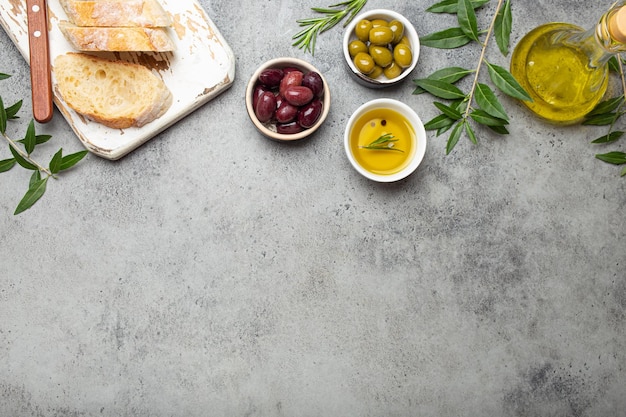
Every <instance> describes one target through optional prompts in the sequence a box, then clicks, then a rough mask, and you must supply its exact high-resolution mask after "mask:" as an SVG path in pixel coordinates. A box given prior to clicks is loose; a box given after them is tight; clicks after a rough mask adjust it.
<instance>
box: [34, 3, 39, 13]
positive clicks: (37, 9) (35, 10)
mask: <svg viewBox="0 0 626 417" xmlns="http://www.w3.org/2000/svg"><path fill="white" fill-rule="evenodd" d="M38 11H39V6H38V5H36V4H35V5H34V6H33V12H35V13H37V12H38Z"/></svg>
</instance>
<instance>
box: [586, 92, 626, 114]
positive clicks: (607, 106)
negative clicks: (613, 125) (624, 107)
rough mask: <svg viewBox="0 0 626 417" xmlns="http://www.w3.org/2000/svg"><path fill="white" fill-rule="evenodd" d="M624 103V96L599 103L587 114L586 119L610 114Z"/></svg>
mask: <svg viewBox="0 0 626 417" xmlns="http://www.w3.org/2000/svg"><path fill="white" fill-rule="evenodd" d="M623 101H624V96H623V95H621V96H619V97H613V98H610V99H608V100H604V101H601V102H600V103H598V104H597V105H596V107H594V108H593V110H591V111H590V112H589V113H587V116H586V117H587V118H589V117H591V116H597V115H599V114H605V113H611V112H613V111H615V110H617V108H618V107H619V106H620V104H622V102H623Z"/></svg>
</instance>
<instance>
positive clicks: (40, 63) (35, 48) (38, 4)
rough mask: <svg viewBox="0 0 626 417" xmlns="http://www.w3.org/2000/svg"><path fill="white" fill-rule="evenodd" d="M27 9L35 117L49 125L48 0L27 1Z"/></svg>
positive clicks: (50, 111)
mask: <svg viewBox="0 0 626 417" xmlns="http://www.w3.org/2000/svg"><path fill="white" fill-rule="evenodd" d="M26 8H27V19H28V42H29V55H30V80H31V87H32V90H33V91H32V102H33V117H34V118H35V120H37V121H38V122H40V123H47V122H49V121H50V120H51V119H52V114H53V105H52V74H51V72H50V47H49V43H48V7H47V5H46V0H26Z"/></svg>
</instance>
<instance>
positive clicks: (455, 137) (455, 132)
mask: <svg viewBox="0 0 626 417" xmlns="http://www.w3.org/2000/svg"><path fill="white" fill-rule="evenodd" d="M465 123H466V121H465V120H462V121H460V122H458V123H457V124H456V125H455V126H454V128H453V129H452V133H450V137H449V138H448V143H447V144H446V155H449V154H450V152H452V150H453V149H454V147H455V146H456V145H457V143H459V139H461V133H462V132H463V127H464V125H465Z"/></svg>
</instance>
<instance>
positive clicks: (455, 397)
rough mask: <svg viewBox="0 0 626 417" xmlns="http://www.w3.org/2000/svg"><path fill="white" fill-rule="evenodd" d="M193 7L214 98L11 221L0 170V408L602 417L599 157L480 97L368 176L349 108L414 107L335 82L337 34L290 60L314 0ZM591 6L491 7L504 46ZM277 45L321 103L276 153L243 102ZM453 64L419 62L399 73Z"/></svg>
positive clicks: (610, 277) (608, 185)
mask: <svg viewBox="0 0 626 417" xmlns="http://www.w3.org/2000/svg"><path fill="white" fill-rule="evenodd" d="M201 3H202V5H203V6H204V7H205V8H206V10H207V11H208V13H209V14H210V15H211V17H212V18H213V20H214V21H215V23H216V25H217V26H218V27H219V28H220V30H221V32H222V33H223V35H224V36H225V37H226V39H227V40H228V42H229V44H230V46H231V47H232V49H233V51H234V52H235V55H236V57H237V79H236V82H235V84H234V85H233V87H232V88H231V89H230V90H229V91H227V92H226V93H225V94H223V95H221V96H219V97H218V98H217V99H216V100H215V101H213V102H211V103H209V104H208V105H206V106H204V107H202V108H201V109H199V110H198V111H196V112H195V113H193V114H192V115H191V116H189V117H187V118H186V119H184V120H183V121H181V122H180V123H178V124H177V125H175V126H174V127H172V128H170V129H169V130H167V131H166V132H164V133H163V134H161V135H160V136H159V137H157V138H155V139H154V140H152V141H150V142H149V143H148V144H146V145H145V146H143V147H141V148H139V149H138V150H136V151H134V152H133V153H132V154H130V155H128V156H127V157H125V158H123V159H122V160H120V161H117V162H109V161H105V160H103V159H100V158H98V157H95V156H89V157H88V158H87V159H86V160H85V161H84V162H83V163H82V164H81V165H79V166H78V167H77V168H76V169H75V170H72V171H70V172H68V173H67V174H66V175H63V176H62V178H60V179H59V180H58V181H51V183H50V184H49V187H48V191H47V194H46V195H45V196H44V197H43V199H42V200H41V201H40V202H38V203H37V204H36V205H35V207H34V208H32V209H31V210H29V211H28V212H26V213H24V214H22V215H19V216H13V215H12V213H13V210H14V209H15V206H16V205H17V203H18V201H19V200H20V198H21V197H22V195H23V193H24V192H25V189H26V184H27V182H28V173H26V172H25V171H24V170H19V169H14V170H12V171H11V172H9V173H4V174H0V196H1V198H0V209H1V211H2V212H3V213H4V214H3V215H2V216H1V219H0V237H1V241H2V244H1V245H0V358H1V360H0V416H7V417H9V416H15V417H18V416H56V417H61V416H62V417H79V416H80V417H82V416H154V417H165V416H172V417H173V416H189V417H191V416H216V417H217V416H231V417H232V416H259V417H261V416H297V417H309V416H310V417H317V416H344V417H347V416H355V417H356V416H358V417H369V416H598V417H606V416H626V370H625V369H624V367H625V364H626V335H625V332H624V328H625V327H624V326H625V325H626V313H625V309H626V281H625V278H626V273H625V272H626V250H625V244H624V243H625V241H624V232H625V231H626V223H625V220H624V219H625V212H624V209H625V208H626V193H625V192H624V191H625V185H626V179H621V178H619V169H618V168H615V167H613V166H611V165H608V164H604V163H602V162H600V161H597V160H595V159H594V154H596V153H598V152H604V151H605V150H606V151H609V150H624V144H623V143H621V144H620V143H618V144H616V145H613V146H612V147H599V146H597V145H591V144H590V143H589V142H590V140H591V139H593V138H595V137H597V136H599V134H601V133H599V132H600V131H601V130H600V129H598V128H592V127H580V126H576V127H569V128H564V127H555V126H551V125H548V124H545V123H543V122H540V121H538V120H537V119H535V118H534V117H532V116H530V115H529V114H528V113H527V112H526V111H525V110H524V109H523V108H522V107H521V106H520V105H519V104H518V103H515V102H514V101H511V100H508V99H506V98H503V100H504V102H505V105H506V107H507V109H508V110H509V112H510V115H511V119H512V123H511V125H510V130H511V134H510V135H509V136H506V137H502V136H497V135H493V134H491V133H490V132H488V131H485V130H480V131H479V138H480V144H479V145H478V146H474V145H471V144H470V143H469V141H468V140H467V139H464V140H462V142H461V143H460V144H459V146H458V147H457V149H456V150H455V152H454V153H453V154H451V155H449V156H446V155H445V138H442V137H440V138H437V137H435V136H434V135H432V134H429V139H430V141H431V142H430V146H429V148H428V151H427V155H426V158H425V160H424V162H423V164H422V165H421V167H420V168H419V170H418V171H417V172H416V173H415V175H413V176H411V177H410V178H408V179H407V180H405V181H402V182H400V183H397V184H392V185H380V184H375V183H372V182H369V181H367V180H365V179H364V178H361V177H359V175H358V174H357V173H356V172H355V171H354V170H353V169H352V168H351V167H350V165H349V163H348V161H347V159H346V157H345V155H344V153H343V148H342V135H343V128H344V126H345V123H346V121H347V119H348V117H349V116H350V114H351V112H352V111H354V110H355V109H356V108H357V107H358V106H359V105H360V104H361V103H363V102H365V101H367V100H369V99H373V98H376V97H392V98H397V99H399V100H402V101H404V102H406V103H408V104H410V105H411V106H412V107H414V108H415V109H416V110H418V112H419V113H420V114H421V116H422V118H423V119H424V120H428V119H430V118H432V117H433V116H434V115H435V114H436V111H435V109H434V107H433V106H432V98H430V97H427V96H414V95H412V85H411V83H410V82H407V83H405V84H404V85H402V86H400V87H397V88H392V89H389V90H384V91H373V90H367V89H365V88H363V87H360V86H358V85H356V84H355V83H354V82H353V81H352V80H351V79H350V78H349V77H348V75H347V73H346V72H345V68H344V67H343V64H342V62H341V52H340V41H341V36H342V31H341V29H340V28H336V29H334V30H331V31H330V32H327V33H325V34H324V35H322V36H321V37H320V38H319V40H318V47H317V50H316V54H315V56H314V57H311V56H310V55H305V54H304V53H303V52H302V51H300V50H297V49H295V48H293V47H291V45H290V43H291V42H290V38H291V36H292V35H293V34H294V33H295V32H296V31H297V30H298V27H297V25H296V23H295V21H296V19H299V18H303V17H308V16H310V15H311V12H310V11H309V8H310V7H314V6H326V5H329V4H331V3H332V2H330V3H328V4H325V3H324V2H319V1H303V0H295V1H286V0H281V1H278V0H274V1H261V2H255V3H250V2H243V1H237V0H236V1H226V0H202V1H201ZM432 3H433V2H430V1H424V0H416V1H411V2H405V1H399V0H388V1H381V0H370V1H369V2H368V4H367V5H366V9H373V8H379V7H382V8H391V9H394V10H396V11H399V12H402V13H404V14H405V15H406V16H408V17H409V19H410V20H411V21H412V22H413V23H414V25H415V26H416V28H417V30H418V32H419V33H420V34H421V35H424V34H426V33H430V32H433V31H435V30H441V29H444V28H446V27H449V26H452V25H453V24H454V20H453V18H452V17H450V16H436V15H432V14H428V13H424V9H426V7H427V6H429V5H430V4H432ZM491 3H492V5H491V6H490V7H491V8H493V7H495V2H491ZM609 3H611V2H608V1H607V2H599V4H594V5H592V4H591V3H590V2H582V1H576V2H572V1H565V0H556V1H555V0H550V1H548V0H538V1H532V2H531V1H514V2H513V12H514V24H513V36H512V38H513V39H512V41H513V43H514V44H515V43H516V42H517V41H518V40H519V39H520V37H521V36H522V35H523V34H524V33H526V32H527V31H528V30H530V29H531V28H532V27H534V26H535V25H537V24H540V23H544V22H547V21H551V20H555V21H557V20H560V21H568V22H573V23H577V24H580V25H586V26H588V25H590V24H591V23H592V21H593V20H595V19H596V18H597V17H599V14H600V12H601V10H602V9H604V8H607V7H608V6H609ZM489 18H490V13H488V12H483V13H481V14H479V20H480V22H481V25H483V26H484V25H485V24H486V22H487V21H488V20H489ZM0 42H2V48H0V72H9V73H12V74H13V75H14V76H13V78H11V79H10V80H5V81H2V82H1V83H0V88H1V90H0V91H1V95H2V97H3V98H4V99H5V102H7V103H8V102H10V101H12V100H13V99H18V98H25V99H26V103H25V110H24V111H25V112H26V113H25V114H28V111H29V106H30V105H29V103H27V102H28V98H29V79H28V68H27V66H26V64H25V62H24V60H23V59H22V57H21V56H20V55H19V53H18V51H17V50H16V48H14V47H13V45H12V44H11V42H10V40H9V38H8V36H7V35H6V34H5V33H4V31H0ZM285 55H287V56H297V57H302V58H306V59H307V60H309V61H311V62H312V63H314V64H315V65H316V66H318V67H319V68H320V69H321V70H322V71H324V73H325V75H326V77H327V78H328V80H329V83H330V84H331V88H332V91H333V93H334V94H333V102H332V109H331V112H330V115H329V118H328V120H327V123H326V124H325V126H324V127H323V128H322V129H321V131H319V132H318V134H316V135H315V136H314V137H313V138H311V139H310V140H307V141H305V142H302V143H299V144H292V145H285V144H278V143H274V142H270V141H268V140H266V139H264V138H263V137H260V136H259V135H258V134H257V133H256V132H255V131H254V129H253V126H252V124H251V123H250V121H249V120H248V116H247V115H246V112H245V108H244V100H243V95H244V90H245V84H246V82H247V79H248V77H249V76H250V75H251V74H252V72H253V71H254V70H255V68H256V66H257V65H258V64H260V63H261V62H262V61H264V60H266V59H269V58H273V57H277V56H285ZM477 55H478V51H477V50H476V48H468V49H463V50H458V51H444V52H442V51H438V50H433V49H429V48H423V49H422V54H421V60H420V64H419V66H418V68H417V69H416V70H415V72H414V74H413V76H412V78H417V77H423V76H426V75H428V74H430V73H431V72H432V71H434V70H435V69H439V68H442V67H443V66H449V65H452V64H462V65H468V66H471V65H473V64H472V63H473V62H475V60H476V59H477ZM490 56H492V57H493V58H491V59H492V61H493V62H496V63H500V64H501V65H507V66H508V63H507V62H508V58H504V57H502V56H500V55H499V54H498V53H497V51H495V50H492V52H490ZM23 114H24V113H23ZM27 122H28V117H27V116H26V117H23V118H22V119H20V120H19V121H17V122H14V123H13V124H11V126H12V128H14V129H16V130H20V129H22V130H24V129H25V127H26V124H27ZM42 130H43V131H45V132H47V133H51V134H52V135H53V136H54V139H53V142H51V143H52V144H50V145H46V147H45V148H42V151H40V152H46V150H48V151H49V152H53V151H55V150H56V149H58V147H59V146H62V147H63V148H64V149H65V151H66V152H70V151H77V150H79V149H81V145H80V143H79V141H78V140H77V139H76V137H75V136H74V135H73V133H72V132H71V130H70V129H69V127H68V125H67V124H66V123H65V121H64V120H63V118H62V117H61V115H60V114H59V113H58V112H57V113H56V115H55V118H54V121H53V122H52V123H51V124H49V125H46V126H45V127H42ZM0 156H1V157H0V159H4V158H6V157H8V150H7V148H6V146H3V147H2V149H0Z"/></svg>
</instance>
